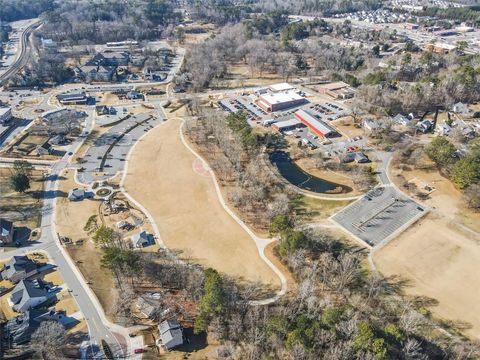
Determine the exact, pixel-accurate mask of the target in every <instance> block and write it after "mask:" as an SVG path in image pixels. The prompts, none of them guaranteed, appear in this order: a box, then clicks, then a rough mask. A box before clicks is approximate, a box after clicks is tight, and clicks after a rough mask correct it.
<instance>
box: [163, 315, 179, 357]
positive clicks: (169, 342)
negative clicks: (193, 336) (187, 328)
mask: <svg viewBox="0 0 480 360" xmlns="http://www.w3.org/2000/svg"><path fill="white" fill-rule="evenodd" d="M158 330H159V332H160V339H161V340H162V345H163V347H164V348H165V349H166V350H170V349H173V348H175V347H177V346H180V345H182V344H183V331H182V327H181V326H180V324H179V322H178V321H177V320H165V321H163V322H161V323H160V325H158Z"/></svg>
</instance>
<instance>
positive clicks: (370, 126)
mask: <svg viewBox="0 0 480 360" xmlns="http://www.w3.org/2000/svg"><path fill="white" fill-rule="evenodd" d="M380 126H381V125H380V123H379V122H378V121H377V120H373V119H365V120H363V128H364V129H365V130H368V131H374V130H376V129H378V128H380Z"/></svg>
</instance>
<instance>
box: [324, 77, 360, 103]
mask: <svg viewBox="0 0 480 360" xmlns="http://www.w3.org/2000/svg"><path fill="white" fill-rule="evenodd" d="M318 91H319V93H321V94H325V95H329V96H331V97H333V98H334V99H351V98H353V97H354V96H355V90H353V89H352V88H351V87H350V85H348V84H347V83H345V82H343V81H337V82H333V83H330V84H325V85H322V86H320V87H319V88H318Z"/></svg>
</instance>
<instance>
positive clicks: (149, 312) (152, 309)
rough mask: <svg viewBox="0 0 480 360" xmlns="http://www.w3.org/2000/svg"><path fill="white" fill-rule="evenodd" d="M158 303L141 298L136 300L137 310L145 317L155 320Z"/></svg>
mask: <svg viewBox="0 0 480 360" xmlns="http://www.w3.org/2000/svg"><path fill="white" fill-rule="evenodd" d="M159 304H160V303H159V302H158V301H155V300H153V299H146V298H144V297H143V296H140V297H138V298H137V304H136V305H137V308H138V311H140V312H141V313H142V314H143V315H144V316H145V317H147V318H149V319H155V318H156V317H157V315H158V305H159Z"/></svg>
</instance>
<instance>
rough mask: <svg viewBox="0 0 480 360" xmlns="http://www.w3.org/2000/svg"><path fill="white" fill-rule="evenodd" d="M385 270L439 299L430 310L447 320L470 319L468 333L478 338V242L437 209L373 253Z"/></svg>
mask: <svg viewBox="0 0 480 360" xmlns="http://www.w3.org/2000/svg"><path fill="white" fill-rule="evenodd" d="M374 260H375V263H376V264H377V267H378V269H379V270H380V271H381V272H382V273H383V274H384V275H386V276H391V275H400V276H401V277H402V278H405V279H407V280H408V281H409V282H410V283H409V286H408V287H407V288H406V289H405V291H406V293H407V294H411V295H421V296H428V297H430V298H433V299H436V300H438V302H439V303H438V306H436V307H433V308H432V309H431V310H432V312H433V314H434V315H436V316H438V317H440V318H443V319H449V320H455V321H456V320H458V321H461V322H466V323H470V324H471V325H472V328H471V329H468V330H467V331H466V334H467V335H470V336H473V337H476V338H480V302H479V301H478V299H479V298H480V278H479V277H478V271H476V269H477V268H478V263H479V261H480V245H479V243H478V238H477V239H476V240H475V239H474V238H473V237H470V236H468V235H467V234H462V233H460V232H459V231H457V230H456V229H455V228H452V226H451V225H450V224H448V223H447V222H444V221H442V218H439V217H438V216H436V215H435V214H429V215H428V216H427V217H426V218H425V219H423V220H422V221H420V222H419V223H417V224H415V225H414V226H412V227H411V228H410V229H408V230H407V231H406V232H405V233H403V234H402V235H400V237H399V238H397V239H395V240H394V241H392V242H390V243H389V244H388V245H387V246H385V247H384V248H382V249H380V250H379V251H378V252H377V253H376V254H375V258H374Z"/></svg>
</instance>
